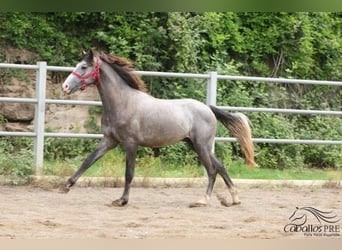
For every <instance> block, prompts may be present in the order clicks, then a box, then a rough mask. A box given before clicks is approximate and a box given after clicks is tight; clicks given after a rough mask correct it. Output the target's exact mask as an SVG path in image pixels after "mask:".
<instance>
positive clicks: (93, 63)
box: [62, 50, 101, 94]
mask: <svg viewBox="0 0 342 250" xmlns="http://www.w3.org/2000/svg"><path fill="white" fill-rule="evenodd" d="M100 67H101V60H100V58H98V57H96V56H95V55H94V52H93V51H92V50H89V52H87V53H84V56H83V58H82V60H81V62H79V63H78V64H77V65H76V68H75V69H74V70H73V72H71V74H70V75H69V76H68V77H67V79H66V80H65V81H64V83H63V85H62V88H63V91H64V92H65V93H66V94H71V93H74V92H75V91H77V90H85V88H86V87H87V86H88V85H91V84H96V83H97V82H99V81H100Z"/></svg>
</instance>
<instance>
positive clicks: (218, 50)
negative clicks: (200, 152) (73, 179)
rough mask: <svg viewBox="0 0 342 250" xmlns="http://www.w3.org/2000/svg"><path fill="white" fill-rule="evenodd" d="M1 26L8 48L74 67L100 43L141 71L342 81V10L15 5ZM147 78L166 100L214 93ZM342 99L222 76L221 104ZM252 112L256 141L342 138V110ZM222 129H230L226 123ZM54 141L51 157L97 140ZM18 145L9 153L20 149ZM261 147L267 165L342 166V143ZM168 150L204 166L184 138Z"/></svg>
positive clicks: (335, 103)
mask: <svg viewBox="0 0 342 250" xmlns="http://www.w3.org/2000/svg"><path fill="white" fill-rule="evenodd" d="M0 23H1V26H0V45H1V46H4V45H11V46H14V47H16V48H19V49H28V50H31V51H33V52H36V53H37V55H38V58H37V60H45V61H47V63H48V64H49V65H61V66H73V65H75V63H77V62H78V60H79V58H80V51H82V49H88V48H90V47H92V48H96V49H97V50H104V51H106V52H109V53H114V54H117V55H119V56H123V57H127V58H129V59H131V60H132V61H134V63H135V65H136V67H137V69H139V70H146V71H166V72H168V71H170V72H171V71H172V72H191V73H203V72H209V71H217V72H218V73H219V74H234V75H247V76H265V77H267V76H270V77H283V78H300V79H317V80H337V81H341V79H342V14H341V13H329V12H313V13H308V12H295V13H280V12H276V13H272V12H267V13H259V12H248V13H242V12H237V13H232V12H225V13H223V12H201V13H193V12H134V13H131V12H72V13H70V12H57V13H22V12H19V13H15V12H11V13H0ZM0 56H1V55H0ZM144 80H145V81H146V83H147V85H148V87H149V89H150V92H151V94H152V95H154V96H156V97H160V98H185V97H191V98H195V99H198V100H201V101H204V100H205V84H203V82H201V81H199V80H185V79H166V78H163V79H159V78H152V77H146V78H144ZM341 100H342V91H341V88H340V87H332V86H313V85H299V84H269V83H262V82H260V83H256V82H240V81H235V82H229V81H219V83H218V97H217V104H218V105H230V106H248V107H273V108H293V109H323V110H324V109H327V110H341ZM246 114H247V115H248V117H249V118H250V120H251V122H252V124H253V135H254V137H256V138H258V137H262V138H301V139H310V138H315V139H322V140H324V139H329V140H342V126H341V121H342V118H340V117H336V116H315V115H293V114H277V113H246ZM2 120H3V119H2ZM218 135H219V136H222V135H227V132H226V131H225V129H223V128H222V127H219V129H218ZM1 140H3V139H1ZM6 142H7V143H11V142H10V141H9V140H7V141H6ZM46 143H47V147H46V155H45V157H46V158H47V159H58V158H68V157H69V158H70V157H74V154H73V152H75V154H77V155H80V154H84V155H86V154H87V153H88V152H89V150H91V145H92V144H89V145H88V144H87V142H83V143H80V142H79V141H78V142H76V143H72V142H65V143H61V142H60V141H53V140H52V141H50V140H49V141H47V142H46ZM77 145H79V146H78V147H77ZM15 148H17V147H15V146H13V147H9V149H8V147H4V148H2V149H1V150H2V153H3V154H5V153H13V150H14V149H15ZM56 148H58V149H59V150H55V149H56ZM18 150H19V149H18ZM19 151H20V150H19ZM216 151H217V154H218V155H219V157H220V158H221V159H222V160H223V161H224V162H225V163H226V164H230V163H232V161H241V157H242V154H241V151H240V149H239V147H238V146H237V145H235V143H232V144H228V143H225V144H223V143H220V144H217V146H216ZM185 152H186V153H185ZM256 153H257V157H256V160H257V162H258V163H259V165H260V166H261V167H263V168H280V169H282V168H302V167H316V168H326V167H333V168H341V166H342V157H341V155H342V149H341V146H314V145H289V144H283V145H282V144H267V143H260V144H257V145H256ZM151 155H153V152H151V151H150V150H148V149H146V150H145V149H143V150H140V151H139V157H142V158H143V157H145V156H146V157H150V156H151ZM159 157H161V159H162V161H164V162H173V164H179V165H182V164H184V161H186V164H188V163H189V164H197V160H196V158H195V156H194V155H193V154H192V153H191V152H190V151H189V150H188V149H187V147H185V146H184V145H182V144H180V145H178V146H173V147H168V148H165V149H161V150H160V152H159Z"/></svg>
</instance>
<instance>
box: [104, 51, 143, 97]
mask: <svg viewBox="0 0 342 250" xmlns="http://www.w3.org/2000/svg"><path fill="white" fill-rule="evenodd" d="M99 57H100V58H101V60H103V61H104V62H106V63H108V64H109V65H111V66H112V68H113V69H114V70H115V72H117V73H118V74H119V75H120V77H121V78H122V80H124V81H125V82H126V83H127V84H128V85H129V86H130V87H132V88H134V89H137V90H140V91H143V92H147V87H146V85H145V83H144V81H143V80H142V79H141V78H140V77H139V76H137V75H136V74H134V72H133V71H134V70H135V69H134V67H133V63H132V62H130V61H129V60H127V59H125V58H122V57H118V56H115V55H108V54H106V53H103V52H102V53H100V55H99Z"/></svg>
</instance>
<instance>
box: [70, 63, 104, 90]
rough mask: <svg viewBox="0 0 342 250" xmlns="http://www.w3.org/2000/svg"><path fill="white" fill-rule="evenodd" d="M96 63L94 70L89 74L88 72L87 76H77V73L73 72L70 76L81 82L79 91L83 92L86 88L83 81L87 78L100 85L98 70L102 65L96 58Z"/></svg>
mask: <svg viewBox="0 0 342 250" xmlns="http://www.w3.org/2000/svg"><path fill="white" fill-rule="evenodd" d="M96 59H97V60H96V62H97V65H96V67H95V69H94V70H93V71H91V72H89V73H88V74H85V75H80V74H78V73H77V72H75V71H73V72H72V73H71V74H73V75H75V76H77V78H78V79H80V80H81V83H82V87H81V91H83V90H85V89H86V87H87V84H86V82H85V80H87V79H88V78H90V77H92V78H93V79H94V80H95V82H94V84H96V85H97V84H98V83H100V80H101V76H100V68H101V64H102V61H101V59H100V58H98V57H97V58H96Z"/></svg>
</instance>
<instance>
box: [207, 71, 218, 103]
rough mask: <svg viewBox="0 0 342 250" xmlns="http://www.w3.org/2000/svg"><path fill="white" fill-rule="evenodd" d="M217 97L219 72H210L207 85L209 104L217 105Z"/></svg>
mask: <svg viewBox="0 0 342 250" xmlns="http://www.w3.org/2000/svg"><path fill="white" fill-rule="evenodd" d="M216 96H217V72H209V79H208V84H207V104H208V105H216Z"/></svg>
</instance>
